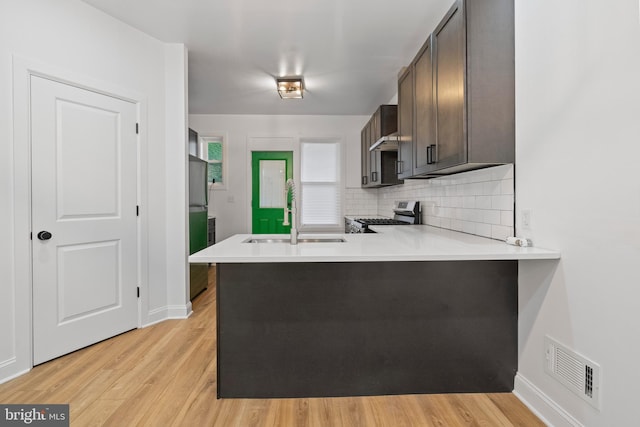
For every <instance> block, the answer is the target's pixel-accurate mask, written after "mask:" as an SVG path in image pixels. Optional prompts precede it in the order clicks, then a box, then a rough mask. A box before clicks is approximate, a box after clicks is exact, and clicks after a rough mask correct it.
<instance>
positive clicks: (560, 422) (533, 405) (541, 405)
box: [513, 373, 584, 427]
mask: <svg viewBox="0 0 640 427" xmlns="http://www.w3.org/2000/svg"><path fill="white" fill-rule="evenodd" d="M513 394H514V395H515V396H516V397H517V398H518V399H520V401H521V402H522V403H524V404H525V406H527V408H529V409H530V410H531V412H533V413H534V414H536V416H537V417H538V418H540V419H541V420H542V422H543V423H545V424H546V425H548V426H554V427H584V425H583V424H582V423H580V422H579V421H578V420H576V419H575V418H574V417H573V416H571V414H569V413H568V412H567V411H565V410H564V409H563V408H562V407H561V406H560V405H558V404H557V403H556V402H555V401H554V400H553V399H551V398H550V397H549V396H547V395H546V394H545V393H543V392H542V390H540V389H539V388H538V387H536V386H535V385H534V384H533V383H532V382H531V381H529V380H528V379H526V378H525V377H524V376H522V375H521V374H520V373H518V374H516V378H515V384H514V390H513Z"/></svg>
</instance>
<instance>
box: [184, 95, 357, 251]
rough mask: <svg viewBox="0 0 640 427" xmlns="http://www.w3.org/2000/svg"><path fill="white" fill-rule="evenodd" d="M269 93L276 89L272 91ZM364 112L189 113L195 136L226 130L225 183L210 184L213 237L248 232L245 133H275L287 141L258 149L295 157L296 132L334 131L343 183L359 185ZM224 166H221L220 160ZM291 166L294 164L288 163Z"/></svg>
mask: <svg viewBox="0 0 640 427" xmlns="http://www.w3.org/2000/svg"><path fill="white" fill-rule="evenodd" d="M274 96H277V94H276V93H275V92H274ZM368 119H369V117H368V116H303V115H300V116H270V115H213V114H211V115H210V114H191V115H189V127H190V128H192V129H193V130H195V131H197V132H198V134H199V135H200V136H207V135H226V136H227V137H228V141H227V150H228V162H229V165H227V167H228V168H229V174H228V181H229V182H228V183H226V189H224V190H214V191H213V195H212V199H213V202H212V203H210V207H209V211H210V213H211V214H213V215H214V216H215V217H216V240H217V241H220V240H222V239H225V238H227V237H229V236H232V235H234V234H238V233H250V232H251V230H250V227H249V212H250V201H251V195H250V194H249V192H248V188H249V187H248V184H249V183H248V179H247V177H248V174H249V171H250V168H251V165H250V164H249V161H250V157H249V156H250V154H249V153H250V149H251V148H250V147H249V143H250V142H249V140H250V138H259V137H278V138H282V139H283V140H288V141H291V142H290V143H288V145H287V143H284V144H285V145H284V146H283V145H279V146H278V147H277V148H276V147H264V148H263V149H264V150H270V149H271V150H273V149H289V150H292V151H294V159H295V158H297V155H296V153H297V151H298V147H297V143H298V142H299V138H301V137H339V138H341V139H342V142H343V144H344V148H345V149H344V151H343V153H344V155H345V161H344V162H343V164H344V165H345V172H346V181H345V186H346V187H352V188H359V187H360V131H361V130H362V127H363V126H364V125H365V124H366V122H367V120H368ZM223 167H224V166H223ZM294 167H297V166H295V165H294Z"/></svg>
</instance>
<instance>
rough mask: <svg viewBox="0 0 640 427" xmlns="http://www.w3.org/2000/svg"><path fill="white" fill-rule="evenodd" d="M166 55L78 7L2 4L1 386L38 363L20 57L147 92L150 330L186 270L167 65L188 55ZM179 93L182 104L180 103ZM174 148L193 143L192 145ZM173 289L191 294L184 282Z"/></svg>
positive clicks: (144, 183)
mask: <svg viewBox="0 0 640 427" xmlns="http://www.w3.org/2000/svg"><path fill="white" fill-rule="evenodd" d="M166 49H167V47H166V46H165V45H164V44H163V43H161V42H159V41H157V40H155V39H153V38H151V37H149V36H147V35H145V34H143V33H141V32H139V31H137V30H134V29H132V28H131V27H129V26H127V25H125V24H123V23H121V22H119V21H116V20H114V19H113V18H110V17H108V16H107V15H105V14H103V13H102V12H99V11H97V10H96V9H94V8H92V7H90V6H88V5H86V4H84V3H82V2H80V1H77V0H3V1H2V2H0V141H1V142H0V200H2V204H1V208H0V381H2V380H3V379H6V378H9V377H11V376H14V375H16V374H18V373H20V372H22V371H24V370H27V369H29V367H30V364H31V354H30V306H29V295H30V283H29V279H30V278H29V263H28V248H29V240H28V233H27V232H26V231H28V230H24V229H22V228H18V229H17V228H16V224H23V223H28V221H27V220H26V219H25V215H27V216H28V186H26V185H22V184H23V183H24V182H27V178H25V176H26V177H28V176H29V172H28V136H27V133H26V131H27V130H26V129H15V128H14V127H13V124H12V123H13V117H14V113H15V112H14V111H13V100H12V96H13V90H14V84H15V83H14V81H13V77H12V61H13V59H12V58H24V59H26V60H28V61H29V62H30V63H40V64H43V66H46V67H51V68H55V69H59V70H64V73H65V74H69V73H70V74H73V75H74V76H82V78H86V79H87V80H91V81H95V82H101V83H104V84H106V85H108V86H110V87H118V88H123V90H126V91H127V92H130V93H136V94H139V96H140V99H141V119H142V122H141V127H142V133H141V153H142V155H143V157H142V159H141V173H142V174H143V176H142V179H141V189H142V192H141V195H140V198H141V208H142V221H143V222H144V227H143V234H142V236H141V240H142V241H141V244H142V249H143V262H146V263H147V266H148V268H145V269H144V270H143V271H142V272H141V274H142V281H143V283H142V288H143V292H144V298H143V309H142V313H141V321H142V324H145V323H148V322H149V321H152V320H158V319H151V318H150V316H149V313H150V312H152V311H154V310H156V311H157V310H158V309H161V308H162V307H166V306H167V304H168V287H167V281H166V273H167V270H166V269H167V264H168V263H169V264H170V263H175V262H178V263H180V262H182V259H181V258H177V259H176V258H175V257H174V256H172V255H171V254H172V253H173V252H172V251H175V248H167V244H166V234H167V230H166V224H167V217H166V214H165V208H166V206H167V204H168V203H170V202H171V201H172V200H176V202H177V201H179V200H180V199H181V198H184V193H182V194H166V189H165V186H166V179H165V177H166V176H167V175H168V174H170V173H171V172H172V170H171V169H172V168H173V165H175V163H172V162H171V161H170V159H167V158H166V154H167V153H168V150H166V138H165V130H166V126H167V125H166V123H167V122H168V121H170V122H174V125H175V121H176V120H180V118H177V117H166V115H165V113H166V112H165V90H166V87H165V65H166V62H165V60H166V61H167V63H171V64H173V65H174V66H179V64H180V61H181V60H182V61H183V63H184V54H183V55H182V57H180V56H179V55H175V52H173V53H172V52H171V51H166ZM165 54H167V55H168V57H167V56H166V55H165ZM176 85H178V83H177V82H174V89H173V96H174V99H176V98H179V97H180V95H179V90H180V89H179V88H175V86H176ZM16 95H20V96H22V95H23V94H18V93H17V94H16ZM184 96H186V95H184ZM21 101H22V100H21ZM182 120H183V122H184V117H183V118H182ZM170 143H171V144H181V145H184V144H185V141H184V138H183V139H182V141H180V140H172V141H170ZM14 144H15V145H14ZM14 156H15V159H14ZM174 161H176V162H179V161H180V159H175V160H174ZM16 162H17V163H16ZM16 248H19V250H18V251H16ZM25 252H26V253H25ZM182 255H183V254H182ZM25 260H27V262H25ZM171 286H182V287H183V288H184V283H183V284H179V283H172V284H171Z"/></svg>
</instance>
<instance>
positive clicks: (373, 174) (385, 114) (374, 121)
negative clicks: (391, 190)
mask: <svg viewBox="0 0 640 427" xmlns="http://www.w3.org/2000/svg"><path fill="white" fill-rule="evenodd" d="M397 130H398V106H397V105H381V106H380V107H379V108H378V109H377V110H376V112H375V113H374V114H373V115H372V116H371V119H370V120H369V122H368V123H367V124H366V125H365V127H364V128H363V129H362V132H361V134H360V135H361V139H362V140H361V146H362V158H361V160H362V187H365V188H369V187H382V186H386V185H394V184H400V183H401V182H402V181H400V180H399V179H398V175H397V173H396V164H397V160H398V152H397V149H395V148H394V149H391V150H388V149H385V148H382V149H377V150H373V151H370V150H369V149H370V148H371V146H372V145H373V144H375V143H376V141H378V140H379V139H380V138H381V137H383V136H388V135H392V134H395V133H396V132H397Z"/></svg>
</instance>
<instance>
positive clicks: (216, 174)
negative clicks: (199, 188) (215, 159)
mask: <svg viewBox="0 0 640 427" xmlns="http://www.w3.org/2000/svg"><path fill="white" fill-rule="evenodd" d="M207 176H208V178H207V180H208V181H209V182H213V181H212V180H213V179H215V180H216V181H215V182H219V183H222V163H209V168H208V174H207Z"/></svg>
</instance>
